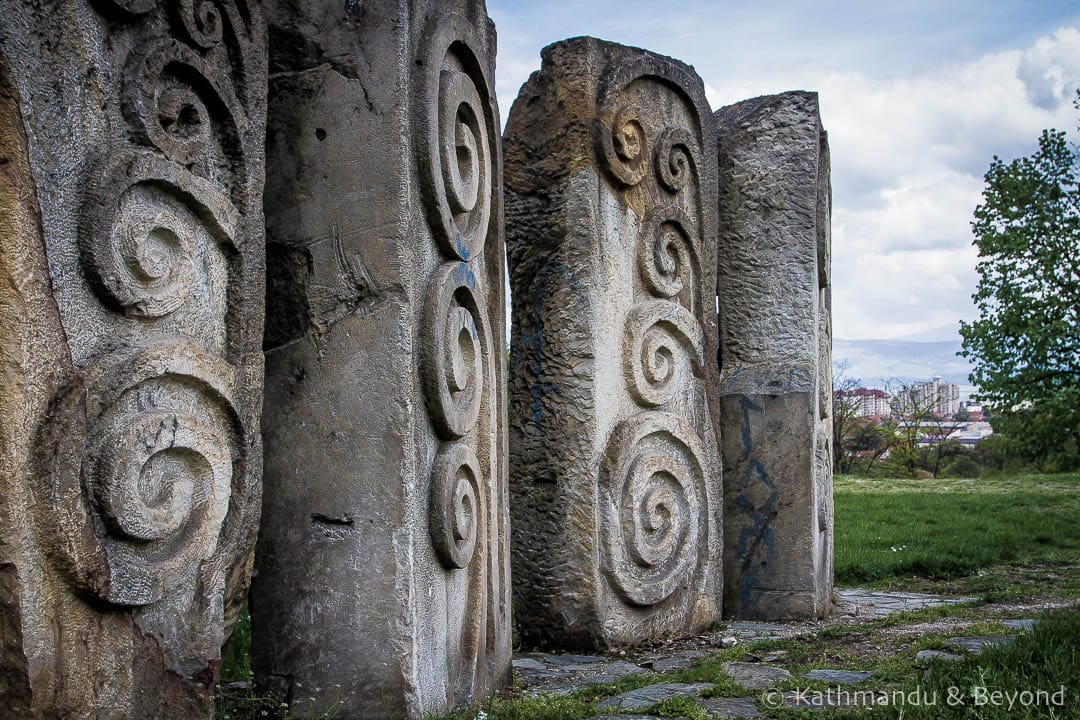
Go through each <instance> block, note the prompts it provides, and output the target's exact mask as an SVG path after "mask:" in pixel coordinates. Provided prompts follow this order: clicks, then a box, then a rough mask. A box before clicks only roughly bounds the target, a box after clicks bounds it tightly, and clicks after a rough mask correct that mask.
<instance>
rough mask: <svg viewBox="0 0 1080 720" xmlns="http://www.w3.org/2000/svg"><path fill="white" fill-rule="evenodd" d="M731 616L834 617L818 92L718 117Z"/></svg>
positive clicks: (826, 205)
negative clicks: (828, 613) (832, 614)
mask: <svg viewBox="0 0 1080 720" xmlns="http://www.w3.org/2000/svg"><path fill="white" fill-rule="evenodd" d="M716 125H717V142H718V145H719V157H720V162H719V178H720V233H719V243H718V244H719V249H718V266H717V267H718V269H717V280H716V282H717V294H718V296H719V312H720V355H719V365H720V369H721V380H720V383H721V385H720V386H721V392H722V399H721V403H720V416H719V424H720V427H721V431H722V433H723V439H724V440H723V459H724V479H725V487H724V528H725V540H726V542H725V546H724V547H725V554H724V575H725V578H724V579H725V594H724V613H725V615H729V616H732V617H742V618H760V619H773V620H777V619H789V618H805V617H814V616H817V615H821V614H824V613H827V612H829V610H830V609H831V607H832V583H833V504H832V450H831V447H830V445H831V442H832V369H831V355H832V331H831V318H832V311H831V300H830V296H829V293H830V286H829V267H830V257H829V253H830V218H829V215H830V203H831V191H830V186H829V144H828V138H827V136H826V133H825V131H824V129H822V126H821V118H820V115H819V112H818V99H817V94H816V93H808V92H788V93H783V94H780V95H770V96H765V97H759V98H754V99H752V100H746V101H744V102H740V103H737V104H735V105H731V106H728V107H725V108H722V109H721V110H719V111H718V112H717V113H716Z"/></svg>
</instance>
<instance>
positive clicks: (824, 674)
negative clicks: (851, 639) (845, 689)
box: [803, 669, 874, 685]
mask: <svg viewBox="0 0 1080 720" xmlns="http://www.w3.org/2000/svg"><path fill="white" fill-rule="evenodd" d="M803 677H804V678H806V679H807V680H821V681H822V682H827V683H832V684H833V685H854V684H856V683H861V682H864V681H866V680H869V679H870V678H872V677H874V673H873V672H871V671H869V670H828V669H821V670H811V671H810V672H808V673H805V674H804V675H803Z"/></svg>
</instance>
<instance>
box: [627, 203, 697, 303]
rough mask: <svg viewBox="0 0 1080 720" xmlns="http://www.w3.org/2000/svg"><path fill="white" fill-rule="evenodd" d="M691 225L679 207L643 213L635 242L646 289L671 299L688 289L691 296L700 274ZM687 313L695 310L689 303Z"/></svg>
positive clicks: (658, 295)
mask: <svg viewBox="0 0 1080 720" xmlns="http://www.w3.org/2000/svg"><path fill="white" fill-rule="evenodd" d="M694 232H695V227H694V224H693V223H692V222H691V220H690V218H689V217H688V216H687V215H686V213H685V212H683V211H682V210H680V209H679V208H675V207H669V208H659V209H655V210H652V211H650V212H649V213H647V214H646V216H645V219H644V221H643V222H642V225H641V234H640V240H639V242H638V254H637V259H638V269H639V271H640V272H641V278H642V280H644V281H645V285H646V287H648V289H649V291H650V292H651V293H652V294H653V295H656V296H657V297H661V298H672V297H675V296H677V295H680V294H681V293H683V291H684V290H689V291H690V292H689V293H687V294H688V295H689V296H690V297H693V296H694V293H695V290H696V288H697V286H696V285H695V283H696V282H697V281H698V278H699V277H700V267H699V263H698V254H697V243H695V241H694V235H693V234H692V233H694ZM689 305H690V307H688V308H687V309H689V310H690V311H691V312H693V311H694V310H695V308H694V307H693V303H689Z"/></svg>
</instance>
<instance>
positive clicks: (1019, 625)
mask: <svg viewBox="0 0 1080 720" xmlns="http://www.w3.org/2000/svg"><path fill="white" fill-rule="evenodd" d="M1001 624H1002V625H1004V626H1005V627H1007V628H1010V629H1012V630H1031V629H1032V628H1034V627H1035V621H1034V620H1030V619H1024V620H1002V621H1001Z"/></svg>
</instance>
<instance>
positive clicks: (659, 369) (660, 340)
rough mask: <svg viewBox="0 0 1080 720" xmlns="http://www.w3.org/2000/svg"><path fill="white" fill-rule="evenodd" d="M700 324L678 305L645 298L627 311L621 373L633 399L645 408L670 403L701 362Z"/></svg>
mask: <svg viewBox="0 0 1080 720" xmlns="http://www.w3.org/2000/svg"><path fill="white" fill-rule="evenodd" d="M704 344H705V338H704V334H703V333H702V330H701V325H700V324H699V323H698V321H697V319H696V318H695V317H694V316H693V315H691V314H690V311H689V310H687V309H686V308H685V307H683V306H682V305H679V304H678V303H674V302H671V301H670V300H646V301H644V302H641V303H638V304H637V305H635V306H634V307H633V309H631V310H630V314H629V315H628V317H627V319H626V329H625V335H624V340H623V352H624V356H623V373H624V375H625V376H626V381H627V386H628V387H629V389H630V394H631V395H633V397H634V399H635V400H636V401H637V402H639V403H641V404H643V405H645V406H648V407H658V406H660V405H664V404H666V403H668V402H671V400H673V399H674V398H675V397H676V396H677V395H678V394H679V393H680V392H681V391H683V390H684V389H685V388H686V387H688V384H689V381H690V375H691V373H693V366H694V364H697V365H698V366H700V365H701V364H702V363H703V362H704V352H705V350H704Z"/></svg>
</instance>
